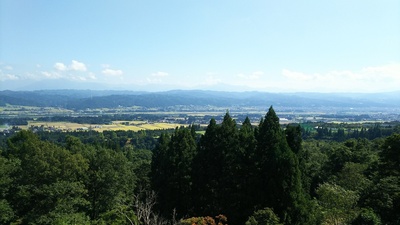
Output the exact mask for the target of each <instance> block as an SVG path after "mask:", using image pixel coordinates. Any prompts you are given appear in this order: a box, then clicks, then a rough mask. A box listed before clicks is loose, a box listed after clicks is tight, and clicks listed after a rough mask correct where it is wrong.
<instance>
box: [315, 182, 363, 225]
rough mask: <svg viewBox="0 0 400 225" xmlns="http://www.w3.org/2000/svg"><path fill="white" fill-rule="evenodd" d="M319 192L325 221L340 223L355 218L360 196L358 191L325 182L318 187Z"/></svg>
mask: <svg viewBox="0 0 400 225" xmlns="http://www.w3.org/2000/svg"><path fill="white" fill-rule="evenodd" d="M317 194H318V199H319V204H320V206H321V207H322V212H323V215H324V222H325V223H327V224H338V225H339V224H346V223H349V222H351V221H352V220H353V219H354V217H355V215H356V209H355V207H356V205H357V201H358V198H359V196H358V195H357V193H356V192H354V191H350V190H346V189H344V188H342V187H340V186H339V185H336V184H329V183H324V184H321V185H320V186H319V187H318V189H317Z"/></svg>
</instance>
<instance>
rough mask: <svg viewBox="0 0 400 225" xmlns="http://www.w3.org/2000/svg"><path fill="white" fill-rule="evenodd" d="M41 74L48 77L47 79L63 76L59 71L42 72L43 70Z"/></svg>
mask: <svg viewBox="0 0 400 225" xmlns="http://www.w3.org/2000/svg"><path fill="white" fill-rule="evenodd" d="M41 75H42V76H43V77H44V78H47V79H58V78H62V75H61V74H59V73H57V72H47V71H42V72H41Z"/></svg>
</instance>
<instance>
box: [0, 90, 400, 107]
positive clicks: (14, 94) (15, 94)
mask: <svg viewBox="0 0 400 225" xmlns="http://www.w3.org/2000/svg"><path fill="white" fill-rule="evenodd" d="M399 96H400V92H391V93H377V94H350V93H347V94H346V93H344V94H328V93H268V92H218V91H202V90H191V91H184V90H175V91H167V92H134V91H91V90H43V91H0V105H5V104H11V105H24V106H39V107H46V106H52V107H63V108H69V109H86V108H114V107H118V106H124V107H129V106H142V107H169V106H176V105H195V106H206V105H210V106H217V107H231V106H265V105H275V106H286V107H352V108H357V107H398V105H400V97H399Z"/></svg>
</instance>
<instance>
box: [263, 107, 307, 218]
mask: <svg viewBox="0 0 400 225" xmlns="http://www.w3.org/2000/svg"><path fill="white" fill-rule="evenodd" d="M257 141H258V145H257V153H256V155H257V159H258V161H259V162H258V163H259V170H260V176H261V177H260V178H259V179H260V180H261V181H262V182H261V186H260V190H259V196H260V197H261V198H260V199H261V202H260V204H261V206H263V207H270V208H273V209H274V212H276V213H277V214H278V215H279V217H280V218H281V219H282V220H283V221H284V222H285V223H287V224H306V223H308V222H309V221H308V216H307V213H309V212H305V210H307V209H306V207H307V203H306V199H305V195H304V191H303V189H302V186H301V173H300V170H299V162H298V158H297V156H296V155H295V154H294V152H293V151H292V150H291V149H290V148H289V145H288V143H287V141H286V137H285V134H284V132H283V130H282V129H281V127H280V124H279V118H278V117H277V115H276V113H275V111H274V110H273V108H272V106H271V107H270V108H269V110H268V113H267V114H266V116H265V118H264V120H262V121H261V122H260V125H259V133H258V137H257Z"/></svg>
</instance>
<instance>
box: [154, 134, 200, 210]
mask: <svg viewBox="0 0 400 225" xmlns="http://www.w3.org/2000/svg"><path fill="white" fill-rule="evenodd" d="M196 150H197V149H196V143H195V141H194V137H193V135H192V132H191V131H190V130H189V129H186V128H179V129H178V128H177V129H176V130H175V132H174V134H173V135H172V136H171V138H169V137H168V136H167V135H161V136H160V139H159V144H158V145H157V147H156V149H155V150H154V153H153V159H152V164H151V168H152V172H151V173H152V177H151V178H152V188H153V190H155V191H156V192H157V194H158V198H159V201H160V202H159V203H160V204H159V205H158V206H159V209H160V210H161V211H162V212H164V213H165V215H166V216H168V215H170V214H171V212H172V211H173V210H174V209H176V211H177V214H178V215H185V214H187V213H188V212H189V210H191V207H192V206H191V201H192V162H193V158H194V156H195V154H196Z"/></svg>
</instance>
